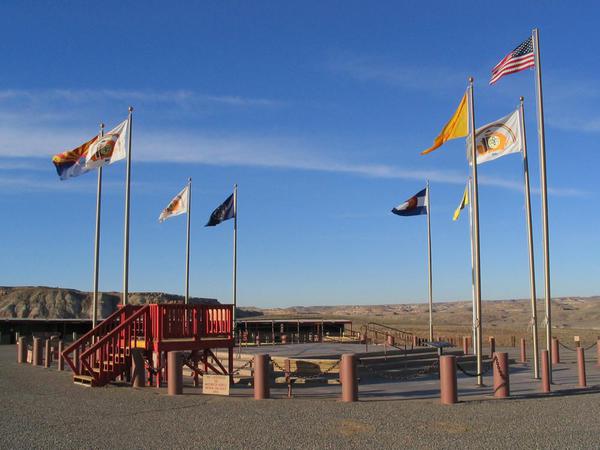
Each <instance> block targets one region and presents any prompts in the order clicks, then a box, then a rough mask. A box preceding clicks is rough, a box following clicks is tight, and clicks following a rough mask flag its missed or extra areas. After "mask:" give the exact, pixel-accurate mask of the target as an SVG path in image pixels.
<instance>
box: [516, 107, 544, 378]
mask: <svg viewBox="0 0 600 450" xmlns="http://www.w3.org/2000/svg"><path fill="white" fill-rule="evenodd" d="M519 115H520V118H519V119H520V122H521V139H522V140H523V174H524V178H525V216H526V218H527V244H528V246H529V288H530V294H531V326H532V333H533V377H534V378H536V379H537V378H539V377H540V374H539V367H540V364H539V359H538V358H539V350H538V325H537V306H536V299H537V295H536V291H535V258H534V250H533V225H532V223H531V188H530V186H529V162H528V160H527V135H526V133H525V108H524V106H523V97H521V99H520V103H519Z"/></svg>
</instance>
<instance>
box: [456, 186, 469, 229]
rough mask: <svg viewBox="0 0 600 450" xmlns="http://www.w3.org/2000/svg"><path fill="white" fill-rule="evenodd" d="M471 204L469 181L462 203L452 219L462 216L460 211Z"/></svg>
mask: <svg viewBox="0 0 600 450" xmlns="http://www.w3.org/2000/svg"><path fill="white" fill-rule="evenodd" d="M468 204H469V183H467V187H465V192H464V194H463V197H462V200H461V201H460V205H458V208H456V211H454V216H452V220H454V221H456V220H458V216H460V212H461V211H462V210H463V209H464V207H465V206H467V205H468Z"/></svg>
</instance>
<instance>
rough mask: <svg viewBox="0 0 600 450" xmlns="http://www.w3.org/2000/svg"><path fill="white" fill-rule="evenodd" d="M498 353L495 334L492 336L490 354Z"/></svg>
mask: <svg viewBox="0 0 600 450" xmlns="http://www.w3.org/2000/svg"><path fill="white" fill-rule="evenodd" d="M494 353H496V338H495V337H494V336H490V355H493V354H494Z"/></svg>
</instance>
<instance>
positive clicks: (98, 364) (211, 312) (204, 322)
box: [62, 304, 234, 386]
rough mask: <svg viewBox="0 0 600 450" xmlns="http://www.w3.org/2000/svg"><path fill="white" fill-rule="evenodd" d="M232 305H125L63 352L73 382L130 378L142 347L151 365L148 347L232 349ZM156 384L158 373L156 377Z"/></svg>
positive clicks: (157, 350) (91, 383) (155, 349)
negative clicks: (133, 356) (132, 360)
mask: <svg viewBox="0 0 600 450" xmlns="http://www.w3.org/2000/svg"><path fill="white" fill-rule="evenodd" d="M232 312H233V308H232V306H231V305H217V306H212V305H210V306H208V305H181V304H163V305H159V304H148V305H143V306H133V305H127V306H123V307H121V308H120V309H119V310H118V311H116V312H115V313H113V314H112V315H110V316H109V317H107V318H106V319H104V320H103V321H102V322H101V323H100V324H99V325H98V326H97V327H95V328H94V329H92V330H91V331H89V332H88V333H86V334H85V335H84V336H82V337H81V338H80V339H78V340H77V341H75V342H74V343H73V344H72V345H70V346H69V347H67V348H66V349H65V350H64V351H63V353H62V355H63V358H64V360H65V361H66V363H67V364H68V365H69V367H70V368H71V370H72V371H73V381H74V382H75V383H78V384H83V385H87V386H103V385H105V384H107V383H109V382H111V381H115V380H116V379H117V378H118V377H120V376H124V377H125V378H128V377H129V373H130V370H131V358H132V352H133V351H134V350H135V349H138V350H139V351H141V352H143V354H144V356H145V358H146V360H147V361H149V367H148V371H149V372H150V373H156V372H157V370H156V369H155V370H153V369H152V367H151V361H152V360H153V358H152V352H154V353H156V354H158V358H154V359H155V360H158V361H160V355H161V353H162V352H168V351H184V350H190V351H197V350H209V349H211V348H228V349H229V352H230V353H231V352H232V350H233V344H234V339H233V331H232V330H233V319H232ZM158 384H160V378H158Z"/></svg>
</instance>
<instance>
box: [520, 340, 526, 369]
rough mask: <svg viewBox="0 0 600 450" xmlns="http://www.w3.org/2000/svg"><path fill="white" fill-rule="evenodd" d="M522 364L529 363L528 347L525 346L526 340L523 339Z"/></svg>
mask: <svg viewBox="0 0 600 450" xmlns="http://www.w3.org/2000/svg"><path fill="white" fill-rule="evenodd" d="M519 362H521V363H526V362H527V347H526V345H525V339H524V338H521V359H520V361H519Z"/></svg>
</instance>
